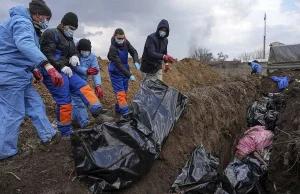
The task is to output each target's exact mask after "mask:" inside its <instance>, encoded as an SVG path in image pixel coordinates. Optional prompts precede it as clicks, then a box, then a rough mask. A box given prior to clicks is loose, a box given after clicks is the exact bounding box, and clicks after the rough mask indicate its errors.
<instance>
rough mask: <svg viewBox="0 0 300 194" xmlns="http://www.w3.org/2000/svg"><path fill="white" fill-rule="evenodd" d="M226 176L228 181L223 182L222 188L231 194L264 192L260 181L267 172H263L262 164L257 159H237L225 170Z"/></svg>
mask: <svg viewBox="0 0 300 194" xmlns="http://www.w3.org/2000/svg"><path fill="white" fill-rule="evenodd" d="M224 174H225V176H226V178H227V180H226V182H223V187H222V188H223V189H224V190H225V191H226V192H228V193H229V194H248V193H249V194H250V193H251V194H252V193H255V194H261V193H263V192H264V190H263V189H262V188H261V185H260V181H259V179H260V178H261V177H262V176H265V174H266V172H265V171H263V170H262V168H261V163H260V162H259V160H257V159H254V158H250V157H247V158H244V159H243V160H242V161H240V160H239V159H236V158H235V159H234V160H233V162H231V163H230V164H229V165H228V166H227V168H226V169H225V170H224ZM228 181H229V182H230V184H228Z"/></svg>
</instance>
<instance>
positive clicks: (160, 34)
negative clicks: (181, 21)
mask: <svg viewBox="0 0 300 194" xmlns="http://www.w3.org/2000/svg"><path fill="white" fill-rule="evenodd" d="M166 34H167V32H165V31H162V30H160V31H159V36H160V37H162V38H164V37H165V36H166Z"/></svg>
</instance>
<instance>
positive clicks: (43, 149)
mask: <svg viewBox="0 0 300 194" xmlns="http://www.w3.org/2000/svg"><path fill="white" fill-rule="evenodd" d="M99 65H100V68H101V75H102V82H103V86H102V87H103V90H104V98H103V99H101V102H102V104H103V106H104V107H106V108H108V109H113V106H114V103H115V97H114V94H113V89H112V87H111V83H110V81H109V76H108V72H107V65H108V62H107V61H105V60H101V59H99ZM130 66H131V71H132V73H133V74H134V75H135V77H136V78H137V81H136V82H131V83H129V102H130V101H131V99H132V98H133V96H134V95H135V93H136V91H137V89H138V87H139V83H140V81H141V72H139V71H137V70H135V69H134V68H133V65H132V64H130ZM170 68H171V70H170V71H169V72H168V73H167V74H164V82H165V83H166V84H167V85H169V86H170V87H175V88H177V89H179V90H180V91H182V92H183V93H186V94H188V95H189V96H190V99H191V100H190V105H189V106H188V108H187V110H186V114H185V116H184V117H183V118H182V119H181V121H180V122H179V123H178V124H177V126H176V127H175V129H174V134H172V135H171V137H172V138H173V139H170V144H169V145H166V148H165V149H164V153H162V156H161V159H160V160H159V161H157V164H156V165H155V166H154V167H153V170H152V171H151V173H150V174H149V176H147V177H146V178H145V179H144V180H142V181H141V182H140V183H139V184H137V186H134V188H138V190H136V191H130V190H128V192H129V193H134V192H135V193H164V192H166V190H167V189H168V188H169V187H170V186H171V185H170V184H171V182H172V181H173V180H174V179H175V178H176V175H177V173H178V170H179V168H181V167H182V165H183V164H184V163H185V161H186V159H187V158H188V154H189V153H190V151H191V150H192V149H193V148H194V147H195V146H198V144H199V142H201V141H202V139H203V141H206V142H207V146H211V150H214V151H215V152H219V151H220V150H217V145H215V143H216V141H217V139H218V138H220V137H221V136H222V135H223V134H225V135H224V136H226V134H229V136H228V137H227V136H226V137H227V138H229V137H230V135H231V132H232V131H231V130H230V129H231V127H230V124H231V122H229V123H225V126H224V132H221V131H223V130H220V131H214V130H215V129H216V128H219V127H220V126H223V125H224V123H222V122H221V121H219V119H218V120H217V119H215V118H219V117H221V118H223V117H226V118H229V116H230V114H232V115H238V118H237V119H234V120H233V121H232V123H233V124H235V125H236V127H234V130H237V128H238V127H239V126H240V121H241V120H242V118H241V115H239V114H238V110H239V109H240V108H241V107H240V106H236V105H234V104H233V106H235V107H233V108H232V109H227V108H226V106H227V105H229V104H230V103H231V102H236V103H239V104H241V103H245V102H247V100H248V98H246V97H245V96H246V95H247V91H246V90H244V83H242V82H237V83H232V84H230V85H229V86H228V87H225V85H224V84H223V85H218V84H220V83H222V82H223V81H224V79H223V78H222V77H221V76H220V75H219V74H218V73H217V72H216V71H215V70H213V69H211V68H210V67H208V66H207V65H204V64H201V63H199V62H197V61H195V60H191V59H184V60H182V61H179V62H178V63H175V64H172V65H171V66H170ZM90 85H91V86H92V82H91V80H90ZM213 85H216V86H213ZM34 86H35V88H36V89H37V90H38V92H39V93H40V95H41V96H42V98H43V100H44V102H45V105H46V108H47V115H48V117H49V119H50V121H51V122H54V121H55V102H54V101H53V100H52V98H51V95H50V94H49V92H48V90H47V89H46V88H45V86H44V85H42V84H41V85H37V84H34ZM203 86H206V87H204V88H203V89H200V90H199V91H198V93H197V92H193V93H190V92H191V91H192V90H195V88H200V87H203ZM209 86H212V87H209ZM232 91H235V92H234V93H232ZM202 99H206V100H202ZM245 107H246V105H245ZM243 112H245V111H243ZM207 115H211V116H210V117H207ZM232 115H231V117H232ZM205 117H207V118H205ZM231 117H230V118H231ZM224 119H225V118H224ZM188 120H191V122H189V121H188ZM202 120H203V121H205V122H203V123H202V124H199V126H197V125H198V124H196V122H197V123H198V121H202ZM186 126H188V128H187V127H186ZM191 133H193V134H194V135H195V136H194V137H192V140H191V135H190V134H191ZM202 133H204V134H206V133H207V135H202ZM215 134H218V137H216V138H215V139H214V140H213V141H214V143H212V142H210V141H208V139H206V138H208V137H214V135H215ZM178 141H180V144H182V145H181V146H180V144H178V145H177V146H179V147H182V149H181V150H180V149H179V148H178V147H175V146H172V145H173V144H175V142H178ZM224 141H225V140H224ZM191 142H193V143H191ZM228 142H230V143H231V144H232V142H231V141H229V140H228ZM224 144H225V143H224ZM213 146H215V147H216V148H214V147H213ZM229 147H231V146H229ZM218 148H219V147H218ZM208 149H209V148H208ZM178 150H179V152H178ZM228 150H229V149H228ZM19 152H20V153H19V154H18V155H16V156H15V157H12V158H10V159H7V160H4V161H0V191H1V192H0V193H5V194H6V193H7V194H10V193H14V194H15V193H33V194H35V193H37V194H44V193H45V194H48V193H49V194H52V193H53V194H56V193H76V194H81V193H87V186H86V185H84V184H83V183H82V182H80V181H79V180H78V179H77V178H76V173H75V171H74V162H73V158H72V153H71V144H70V141H69V140H64V139H61V138H59V137H58V138H57V139H56V141H55V142H53V143H52V144H51V145H43V144H41V143H40V140H39V139H38V137H37V134H36V131H35V129H34V127H33V126H32V125H31V122H30V120H29V119H25V121H24V122H23V124H22V126H21V128H20V136H19ZM169 157H171V158H169ZM177 157H178V158H177ZM175 160H176V163H174V165H173V166H172V168H166V165H169V163H173V162H174V161H175ZM177 160H178V161H177ZM162 169H164V170H162ZM163 171H164V173H163V174H161V173H162V172H163ZM158 177H159V178H158ZM163 180H166V181H163ZM162 181H163V182H162ZM148 182H153V184H159V185H160V187H157V188H159V189H156V188H155V187H153V185H152V186H151V185H149V184H147V183H148ZM150 186H151V187H152V188H151V187H150ZM151 189H152V190H151ZM159 190H160V192H156V191H159ZM125 192H126V191H125Z"/></svg>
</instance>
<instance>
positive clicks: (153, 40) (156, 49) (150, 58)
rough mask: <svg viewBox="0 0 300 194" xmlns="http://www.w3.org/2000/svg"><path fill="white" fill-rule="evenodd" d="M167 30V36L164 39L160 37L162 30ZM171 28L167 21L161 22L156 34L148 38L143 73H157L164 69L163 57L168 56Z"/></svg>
mask: <svg viewBox="0 0 300 194" xmlns="http://www.w3.org/2000/svg"><path fill="white" fill-rule="evenodd" d="M163 27H164V28H167V29H168V31H167V34H166V36H165V37H164V38H161V37H160V36H159V29H160V28H163ZM169 32H170V28H169V23H168V21H167V20H161V22H160V23H159V24H158V26H157V29H156V32H155V33H153V34H150V35H149V36H148V37H147V40H146V43H145V47H144V52H143V57H142V66H141V71H142V72H144V73H157V72H158V71H159V70H160V69H162V61H163V56H164V55H166V54H168V50H167V47H168V38H167V37H168V36H169Z"/></svg>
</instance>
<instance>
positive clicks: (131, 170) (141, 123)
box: [71, 80, 187, 193]
mask: <svg viewBox="0 0 300 194" xmlns="http://www.w3.org/2000/svg"><path fill="white" fill-rule="evenodd" d="M186 103H187V97H186V96H184V95H182V94H181V93H180V92H178V91H177V90H176V89H173V88H169V87H168V86H166V85H164V84H163V83H162V82H161V81H159V80H145V81H143V82H142V83H141V87H140V88H139V90H138V92H137V94H136V96H135V98H134V99H133V102H132V107H133V117H132V118H131V119H130V120H128V121H125V122H118V123H104V124H102V125H99V126H97V127H96V128H94V129H85V130H80V131H77V132H74V133H73V134H72V136H71V141H72V148H73V156H74V159H75V167H76V171H77V175H78V176H79V177H80V178H85V179H87V180H88V181H89V182H90V184H91V185H92V186H91V187H90V190H91V191H92V192H93V193H101V192H102V191H113V190H119V189H122V188H126V187H129V186H131V185H132V184H133V183H135V182H136V181H138V180H140V179H141V178H142V177H143V176H145V175H146V174H147V173H148V172H149V171H150V169H151V167H152V165H153V163H154V160H155V159H156V158H157V157H158V155H159V153H160V152H161V150H162V148H163V146H164V144H165V142H166V140H167V138H168V136H169V134H170V132H171V131H172V130H173V127H174V124H175V122H176V121H177V120H178V119H179V117H180V115H181V114H182V112H183V110H184V108H185V105H186Z"/></svg>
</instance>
